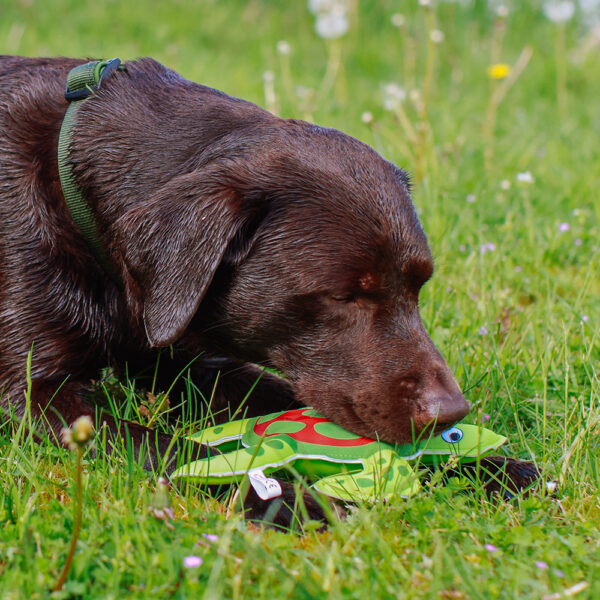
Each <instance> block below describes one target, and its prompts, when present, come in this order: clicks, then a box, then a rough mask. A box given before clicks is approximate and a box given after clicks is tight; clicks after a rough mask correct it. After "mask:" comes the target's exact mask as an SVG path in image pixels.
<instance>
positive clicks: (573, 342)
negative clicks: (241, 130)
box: [0, 0, 600, 599]
mask: <svg viewBox="0 0 600 600" xmlns="http://www.w3.org/2000/svg"><path fill="white" fill-rule="evenodd" d="M514 5H515V6H516V7H517V8H515V9H514V11H513V12H511V13H510V14H509V17H508V18H507V20H506V28H505V30H504V31H503V32H500V30H498V29H497V28H495V21H496V18H495V17H494V13H493V12H492V11H490V10H488V8H487V4H486V2H483V1H482V0H475V1H473V2H471V3H468V6H466V7H461V6H460V5H459V3H439V6H437V8H435V9H434V10H433V11H432V12H427V11H426V10H425V9H423V8H421V7H419V6H418V5H417V3H416V2H410V3H409V2H392V1H382V2H377V3H375V2H367V1H366V0H363V1H362V2H354V3H353V4H352V6H353V8H352V12H351V27H350V31H349V32H348V33H347V34H346V35H345V36H344V37H342V38H341V39H340V40H337V41H336V42H333V43H327V42H325V41H324V40H322V39H320V38H319V37H318V36H317V35H316V34H315V32H314V27H313V25H314V23H313V20H314V19H313V17H312V16H311V15H310V14H309V13H308V11H307V8H306V3H305V2H303V1H299V2H285V3H283V2H276V1H275V0H271V1H268V0H264V1H259V0H249V1H247V2H241V1H235V2H234V1H229V2H224V1H222V2H216V1H204V2H200V1H197V2H184V1H182V0H180V1H174V0H172V1H170V2H166V1H164V0H159V1H156V2H153V3H152V4H150V3H148V4H141V3H137V2H134V1H133V0H124V1H121V2H114V1H108V0H98V1H96V2H94V3H91V4H88V3H83V2H75V1H74V0H52V1H50V0H46V1H45V2H41V1H36V0H21V1H20V2H8V0H0V14H1V15H2V18H1V19H0V52H2V53H18V54H27V55H76V56H101V57H113V56H119V57H120V58H122V59H130V58H135V57H137V56H141V55H151V56H154V57H155V58H157V59H158V60H160V61H161V62H163V63H165V64H167V65H168V66H170V67H172V68H174V69H176V70H177V71H179V72H180V73H182V74H183V75H185V76H186V77H188V78H190V79H194V80H196V81H200V82H203V83H206V84H208V85H211V86H214V87H217V88H219V89H222V90H224V91H226V92H228V93H230V94H233V95H236V96H240V97H243V98H246V99H249V100H252V101H254V102H256V103H258V104H260V105H263V106H265V105H266V104H267V100H266V99H265V89H264V85H263V72H265V71H267V70H269V71H272V72H273V73H274V76H275V79H274V92H275V98H272V97H271V98H270V99H269V101H268V104H269V105H271V104H273V101H274V106H275V107H276V108H277V109H278V110H279V111H280V114H281V115H282V116H289V117H292V116H293V117H300V118H310V119H311V120H314V121H316V122H318V123H320V124H323V125H328V126H332V127H337V128H339V129H342V130H344V131H346V132H348V133H350V134H352V135H354V136H356V137H358V138H360V139H362V140H364V141H365V142H367V143H369V144H371V145H372V146H374V147H375V148H376V149H377V150H378V151H379V152H381V153H382V154H383V155H384V156H385V157H386V158H388V159H389V160H392V161H393V162H395V163H397V164H399V165H400V166H402V167H403V168H405V169H407V170H408V171H409V172H412V173H413V174H414V175H415V180H414V194H413V196H414V201H415V204H416V206H417V207H418V210H419V212H420V213H421V218H422V221H423V225H424V227H425V230H426V232H427V234H428V237H429V241H430V244H431V246H432V249H433V252H434V255H435V257H436V274H435V276H434V278H433V280H432V281H431V282H430V283H429V284H428V285H427V286H426V288H425V290H424V291H423V294H422V314H423V318H424V321H425V324H426V326H427V327H428V329H429V330H430V331H431V334H432V337H433V339H434V341H435V342H436V344H437V345H438V347H439V348H440V350H441V352H442V353H443V354H444V356H446V358H447V359H448V362H449V364H450V365H451V367H452V368H453V369H454V370H455V372H456V375H457V378H458V380H459V383H460V384H461V385H462V386H463V388H464V389H465V390H466V392H467V396H468V398H469V399H470V401H471V402H472V403H473V406H474V410H473V413H472V416H471V417H470V418H472V419H476V418H478V416H480V415H490V420H489V425H488V426H490V427H491V428H493V429H494V430H496V431H498V432H499V433H502V434H505V435H507V436H508V437H509V443H508V445H507V447H506V452H507V453H508V454H510V455H511V456H516V457H522V458H526V459H532V460H535V461H536V462H537V464H538V465H539V466H540V468H541V469H542V470H544V472H545V473H546V474H547V475H548V477H553V478H556V479H557V480H558V481H559V482H560V490H559V495H558V498H557V499H552V498H548V497H540V498H530V499H526V500H520V501H517V502H514V503H510V504H504V503H500V504H497V505H493V504H490V503H488V502H486V501H485V500H484V499H482V498H481V497H480V494H477V493H475V494H465V493H463V492H462V491H461V489H462V482H460V481H457V482H454V483H453V484H451V485H450V486H449V487H445V488H444V487H439V486H433V487H431V488H428V489H426V490H425V491H424V492H423V493H421V494H419V495H418V496H416V497H414V498H412V499H411V500H408V501H403V500H398V501H395V502H392V503H390V504H389V505H386V506H382V505H377V506H375V507H373V508H370V509H369V508H365V507H362V508H360V509H358V510H356V511H355V512H353V513H352V515H351V516H350V518H349V519H347V520H345V521H342V522H338V523H335V524H333V525H332V527H331V528H330V530H329V531H327V532H325V533H319V532H317V531H316V530H315V529H314V528H311V527H310V526H309V527H308V529H307V531H306V532H305V535H304V536H296V535H286V534H283V533H277V532H273V531H261V530H257V529H256V528H254V527H251V526H248V525H247V524H245V523H244V521H243V520H241V519H240V518H239V517H238V516H235V515H234V516H230V517H229V518H227V514H226V508H227V507H226V504H225V503H217V502H216V501H215V500H213V499H210V498H207V497H205V496H203V495H202V494H200V493H199V492H198V490H186V491H184V492H183V493H182V494H181V495H177V494H173V497H172V500H173V503H174V507H175V516H176V518H175V519H174V520H173V521H172V523H171V525H172V528H171V527H169V526H167V525H166V524H165V522H164V521H163V520H160V519H157V518H156V516H155V515H154V514H153V513H151V512H150V511H149V507H150V506H151V505H152V504H153V502H155V500H154V496H153V494H154V492H153V489H154V486H155V478H153V477H149V476H148V475H147V474H146V473H145V472H144V471H143V470H142V469H140V468H139V466H138V465H136V464H135V461H133V459H132V458H131V457H130V456H129V457H128V455H127V452H126V451H125V452H123V453H122V455H121V456H120V458H115V459H110V458H106V457H105V456H102V455H100V456H99V457H98V458H97V459H94V460H92V459H90V460H89V461H88V462H87V463H86V465H85V472H84V492H83V497H84V502H83V530H82V533H81V537H80V540H79V543H78V546H77V552H76V554H75V558H74V562H73V567H72V570H71V573H70V575H69V580H68V583H67V586H66V587H65V589H64V590H63V591H62V592H60V593H55V594H54V596H52V597H57V598H59V597H63V598H67V597H69V598H119V599H120V598H129V597H131V598H136V597H138V598H169V597H173V598H262V597H265V598H286V597H289V598H340V597H344V598H365V597H373V598H388V597H389V598H396V597H400V598H404V597H406V598H473V599H475V598H485V599H487V598H503V599H504V598H542V597H544V595H550V596H549V597H556V598H559V597H567V596H565V595H560V594H561V593H562V592H563V591H564V590H568V589H571V588H572V586H574V585H576V584H579V583H582V582H585V583H587V587H584V586H581V588H574V589H571V592H568V593H574V594H575V596H574V597H576V598H581V599H583V598H589V599H592V598H598V597H600V533H599V527H600V493H599V487H600V441H599V440H600V382H599V378H598V377H599V370H598V365H599V363H600V351H599V349H600V339H599V327H598V324H599V323H600V303H599V302H598V298H599V297H600V278H599V276H598V268H599V259H600V242H599V239H600V228H599V225H598V222H599V217H600V201H599V193H598V190H599V189H600V162H599V161H598V158H597V157H598V150H597V148H598V143H597V139H598V137H597V132H598V131H600V113H599V112H598V98H599V97H600V77H599V75H600V55H599V54H598V46H597V45H596V46H595V49H591V50H589V49H588V48H589V44H588V42H589V40H590V39H591V38H589V31H588V29H587V28H586V26H585V25H584V23H583V22H582V20H581V18H580V15H576V18H575V19H574V20H573V21H570V22H569V23H567V24H566V26H565V30H564V34H565V44H566V53H564V54H560V53H559V55H558V56H559V60H558V62H557V60H556V57H555V43H557V42H558V43H560V30H559V29H558V27H556V26H555V25H554V24H552V23H550V22H549V21H547V20H546V19H545V18H544V16H543V13H542V12H541V9H540V4H539V3H538V2H528V3H514ZM395 12H401V13H403V14H404V16H405V19H406V26H405V27H404V29H402V30H398V29H397V28H395V27H393V26H392V25H391V23H390V17H391V15H392V14H393V13H395ZM434 21H435V22H434ZM432 28H439V29H441V30H442V31H443V32H444V34H445V39H444V41H443V42H442V43H441V44H439V45H437V46H433V45H431V44H428V42H427V40H428V29H429V30H430V29H432ZM500 33H502V36H501V35H500ZM500 37H502V40H500ZM282 39H283V40H286V41H288V42H289V43H290V45H291V47H292V54H291V55H290V56H289V57H287V56H280V55H278V53H277V51H276V44H277V42H278V41H279V40H282ZM500 42H501V43H500ZM494 44H495V45H496V47H497V48H498V51H497V54H496V58H495V59H492V53H493V46H494ZM596 44H597V42H596ZM428 48H429V50H430V51H431V50H433V51H434V52H435V57H434V61H433V62H430V63H429V65H430V66H429V67H428V60H427V52H428ZM527 48H530V49H531V50H532V54H531V58H530V60H529V62H528V63H527V65H526V66H525V68H524V70H523V72H522V73H521V75H520V76H519V77H518V78H517V79H516V81H515V82H514V85H512V87H511V88H510V89H509V90H508V91H507V93H506V96H505V97H504V98H503V100H502V102H501V103H500V104H499V106H498V107H497V112H496V114H495V127H494V128H493V131H490V122H491V121H490V118H491V117H490V114H492V113H493V111H492V110H491V109H490V97H491V95H492V94H493V92H494V89H496V90H497V89H498V87H499V86H502V85H503V83H502V82H500V81H498V82H492V81H490V80H489V78H488V77H487V75H486V68H487V67H488V66H489V65H490V64H491V63H492V62H504V63H508V64H510V65H513V66H514V64H515V63H516V61H517V60H518V58H519V56H520V55H521V53H522V52H523V50H524V49H527ZM338 52H339V53H340V54H339V55H340V56H341V57H342V61H341V65H340V68H339V70H338V71H337V73H336V76H335V77H329V78H328V79H327V80H326V81H325V83H323V78H324V76H325V73H326V71H327V65H328V63H329V64H330V67H331V65H332V64H334V63H335V57H336V53H338ZM527 52H528V50H525V55H527ZM411 57H414V60H413V59H412V58H411ZM430 58H431V55H430ZM563 59H564V66H565V68H566V85H565V87H564V88H562V87H560V86H559V89H560V95H561V98H562V99H563V100H562V101H564V99H565V98H566V106H565V105H564V103H563V104H561V102H559V98H558V97H557V73H559V72H560V69H561V68H562V67H561V61H562V60H563ZM330 61H333V62H330ZM413 65H414V66H413ZM428 68H429V73H430V75H429V78H428V76H427V75H426V73H427V69H428ZM330 73H331V70H330ZM389 82H397V83H398V84H399V85H401V86H405V87H407V88H408V91H409V90H410V89H417V90H420V92H421V98H423V90H424V88H426V87H427V86H430V87H429V93H428V98H427V106H426V111H425V110H424V108H423V107H420V108H419V107H418V106H415V104H414V102H413V101H412V100H411V99H407V100H406V101H405V102H404V104H403V107H404V113H405V114H402V112H400V111H398V110H397V111H396V112H390V111H386V110H385V109H384V108H383V105H382V86H383V84H385V83H389ZM299 86H301V88H300V90H298V87H299ZM310 90H314V92H311V91H310ZM298 91H299V92H300V93H299V94H298V93H297V92H298ZM365 112H369V113H371V115H372V121H371V122H370V123H365V122H363V120H362V119H361V116H362V115H363V113H365ZM486 115H487V116H486ZM404 117H405V118H404ZM407 123H408V125H407ZM419 123H421V125H418V124H419ZM486 127H487V130H486ZM412 129H414V132H413V131H412ZM486 131H487V133H486ZM413 134H414V136H415V137H414V138H411V135H413ZM526 171H529V172H530V173H531V175H532V177H533V178H534V182H533V183H524V182H522V183H519V182H518V181H517V179H516V176H517V174H518V173H523V172H526ZM503 182H504V183H503ZM507 188H508V189H507ZM467 197H469V198H468V199H467ZM469 200H474V201H469ZM561 223H567V224H568V225H569V229H568V230H566V231H561V229H560V225H561ZM490 244H493V245H494V246H490ZM482 247H483V248H484V250H485V249H487V251H482ZM490 248H493V249H490ZM486 332H487V333H486ZM24 368H25V366H24ZM126 396H127V399H128V400H127V403H126V407H125V409H123V410H125V411H130V412H131V414H135V409H136V396H135V395H134V394H133V392H132V391H131V390H129V391H128V392H127V394H126ZM140 418H143V416H142V415H140ZM17 433H18V432H15V431H14V430H13V429H12V428H11V427H10V426H8V425H6V426H5V427H4V428H3V429H2V430H1V433H0V481H1V482H2V483H1V484H0V523H1V524H2V528H1V529H0V597H1V598H3V599H13V598H48V597H51V592H50V590H51V589H52V587H53V586H54V584H55V583H56V580H57V579H58V576H59V574H60V571H61V569H62V566H63V565H64V561H65V559H66V556H67V553H68V548H69V543H70V539H71V532H72V528H73V523H74V511H73V503H72V501H71V499H72V498H74V497H75V490H74V487H73V480H74V477H73V472H74V471H73V469H74V456H73V455H72V454H71V453H69V452H68V451H66V450H61V449H57V448H55V447H54V446H52V445H51V444H49V443H42V444H35V443H33V442H32V441H31V439H29V437H28V436H27V435H26V434H25V433H24V432H23V431H20V433H18V435H17ZM97 444H99V445H100V446H101V445H102V440H98V441H97ZM100 454H101V453H100ZM203 533H214V534H217V535H218V536H219V537H218V541H216V542H209V541H207V540H206V539H205V538H203V537H202V534H203ZM486 544H491V545H492V546H494V547H496V548H498V550H497V551H495V552H490V551H489V550H488V549H486V547H485V545H486ZM189 555H198V556H201V557H202V558H203V561H204V562H203V564H202V566H200V567H199V568H196V569H185V568H184V567H183V558H184V557H185V556H189ZM542 561H543V563H546V564H547V566H548V568H547V569H546V568H540V567H543V566H544V565H543V564H538V565H537V566H536V563H541V562H542ZM552 594H557V595H556V596H551V595H552Z"/></svg>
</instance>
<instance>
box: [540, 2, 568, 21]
mask: <svg viewBox="0 0 600 600" xmlns="http://www.w3.org/2000/svg"><path fill="white" fill-rule="evenodd" d="M543 10H544V14H545V15H546V18H547V19H549V20H550V21H552V22H553V23H566V22H567V21H570V20H571V19H572V18H573V15H574V14H575V3H574V2H570V1H563V2H544V5H543Z"/></svg>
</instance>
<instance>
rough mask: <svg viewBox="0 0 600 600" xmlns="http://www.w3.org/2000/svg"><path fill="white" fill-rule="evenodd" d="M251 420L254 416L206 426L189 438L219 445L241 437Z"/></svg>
mask: <svg viewBox="0 0 600 600" xmlns="http://www.w3.org/2000/svg"><path fill="white" fill-rule="evenodd" d="M251 421H256V417H254V418H251V419H239V420H238V421H229V422H228V423H224V424H223V425H215V426H214V427H207V428H206V429H201V430H200V431H197V432H196V433H194V434H193V435H191V436H190V439H191V440H192V441H194V442H197V443H198V444H203V445H204V446H211V447H214V446H221V445H223V444H226V443H227V442H232V441H236V440H239V439H241V438H242V436H243V435H244V433H245V431H246V429H247V428H248V427H249V426H250V425H251Z"/></svg>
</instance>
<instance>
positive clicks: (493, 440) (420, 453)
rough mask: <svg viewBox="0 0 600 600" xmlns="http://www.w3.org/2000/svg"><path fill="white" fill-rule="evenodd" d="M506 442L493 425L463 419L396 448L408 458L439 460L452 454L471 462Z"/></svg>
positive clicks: (428, 461) (427, 460)
mask: <svg viewBox="0 0 600 600" xmlns="http://www.w3.org/2000/svg"><path fill="white" fill-rule="evenodd" d="M504 442H506V438H505V437H504V436H502V435H499V434H497V433H494V432H493V431H491V430H490V429H485V428H483V427H478V426H477V425H464V424H462V423H459V424H458V425H455V426H454V427H451V428H450V429H447V430H446V431H444V432H442V433H441V434H440V435H438V436H435V437H432V438H428V439H423V440H421V441H419V442H417V443H415V444H404V445H401V446H397V447H396V451H397V452H398V454H400V455H401V456H404V458H406V459H407V460H411V459H415V458H418V457H420V460H421V461H422V462H423V463H425V464H431V463H438V462H441V461H444V460H446V459H447V458H448V457H450V456H456V457H458V458H459V459H460V460H461V461H465V462H468V461H471V460H475V459H476V458H477V457H478V456H479V457H481V456H485V455H486V454H487V453H488V452H490V451H492V450H495V449H496V448H498V447H500V446H501V445H502V444H504Z"/></svg>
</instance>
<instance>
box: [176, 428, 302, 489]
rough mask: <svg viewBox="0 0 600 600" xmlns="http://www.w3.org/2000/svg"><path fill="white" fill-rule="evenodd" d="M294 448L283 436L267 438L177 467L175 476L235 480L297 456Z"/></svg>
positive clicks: (216, 481) (274, 467)
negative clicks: (260, 441)
mask: <svg viewBox="0 0 600 600" xmlns="http://www.w3.org/2000/svg"><path fill="white" fill-rule="evenodd" d="M295 458H296V453H295V450H294V448H292V446H290V445H289V444H288V443H287V442H286V441H285V440H282V439H265V440H263V441H262V443H261V444H260V445H259V446H256V447H253V448H240V449H239V450H235V451H233V452H229V453H227V454H219V455H216V456H210V457H208V458H203V459H201V460H197V461H194V462H192V463H190V464H189V465H184V466H182V467H180V468H179V469H177V471H175V472H174V473H173V474H172V475H171V477H172V478H177V477H194V478H200V479H203V480H204V483H206V484H208V485H218V484H222V483H235V482H237V481H239V480H240V478H241V477H242V476H244V475H245V474H246V473H247V472H248V471H249V470H251V469H262V470H263V471H265V472H272V471H275V470H277V469H278V468H280V467H281V466H283V465H285V464H286V463H288V462H290V461H292V460H294V459H295Z"/></svg>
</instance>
